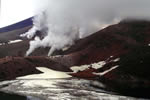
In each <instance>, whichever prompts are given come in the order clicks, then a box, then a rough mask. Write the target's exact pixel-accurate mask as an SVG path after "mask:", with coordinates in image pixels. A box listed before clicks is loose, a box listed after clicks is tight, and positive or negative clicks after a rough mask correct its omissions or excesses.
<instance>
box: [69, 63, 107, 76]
mask: <svg viewBox="0 0 150 100" xmlns="http://www.w3.org/2000/svg"><path fill="white" fill-rule="evenodd" d="M105 64H106V62H105V61H100V62H98V63H93V64H90V65H81V66H72V67H71V68H70V69H71V70H72V71H73V73H77V72H79V71H84V70H86V69H88V68H89V67H92V68H94V69H99V68H102V67H103V66H104V65H105Z"/></svg>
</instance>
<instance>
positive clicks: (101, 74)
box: [93, 65, 119, 76]
mask: <svg viewBox="0 0 150 100" xmlns="http://www.w3.org/2000/svg"><path fill="white" fill-rule="evenodd" d="M117 67H119V66H118V65H116V66H114V67H112V68H110V69H108V70H106V71H104V72H101V73H95V72H93V74H94V75H99V76H103V75H105V74H107V73H108V72H110V71H112V70H114V69H116V68H117Z"/></svg>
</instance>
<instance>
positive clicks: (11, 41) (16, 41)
mask: <svg viewBox="0 0 150 100" xmlns="http://www.w3.org/2000/svg"><path fill="white" fill-rule="evenodd" d="M21 41H23V40H20V39H18V40H10V41H9V42H8V44H13V43H18V42H21Z"/></svg>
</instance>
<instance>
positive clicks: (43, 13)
mask: <svg viewBox="0 0 150 100" xmlns="http://www.w3.org/2000/svg"><path fill="white" fill-rule="evenodd" d="M37 1H39V2H37V6H38V7H39V5H40V4H41V3H42V6H40V9H38V10H37V11H38V14H37V15H36V16H35V17H34V19H33V24H34V25H33V27H32V28H31V29H30V30H29V31H28V32H27V33H25V34H22V35H21V36H27V37H28V38H32V37H33V36H35V35H36V31H41V32H42V33H43V35H44V38H43V39H42V40H41V39H40V38H38V37H35V39H34V40H33V41H31V42H30V48H29V50H28V51H27V53H26V56H28V55H29V54H30V53H32V52H33V51H34V50H35V49H36V48H39V47H51V49H50V51H49V53H48V56H50V55H51V54H52V53H53V51H55V50H57V49H58V50H59V49H62V48H63V47H65V46H67V45H72V44H73V43H74V41H75V40H77V39H80V38H83V37H86V36H88V35H90V34H92V33H94V32H96V31H98V30H100V29H102V28H103V27H105V26H108V25H110V24H113V23H117V22H119V21H120V20H122V19H125V18H136V19H147V20H149V19H150V13H149V11H150V6H149V5H150V0H37Z"/></svg>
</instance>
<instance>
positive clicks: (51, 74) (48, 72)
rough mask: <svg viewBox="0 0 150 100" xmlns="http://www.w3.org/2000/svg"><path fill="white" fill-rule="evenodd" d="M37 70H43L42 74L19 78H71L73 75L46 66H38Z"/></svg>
mask: <svg viewBox="0 0 150 100" xmlns="http://www.w3.org/2000/svg"><path fill="white" fill-rule="evenodd" d="M36 69H37V70H39V71H41V72H43V73H42V74H33V75H27V76H23V77H18V78H17V79H46V78H47V79H49V78H69V77H71V76H70V75H68V74H67V73H65V72H60V71H55V70H52V69H49V68H46V67H37V68H36Z"/></svg>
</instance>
